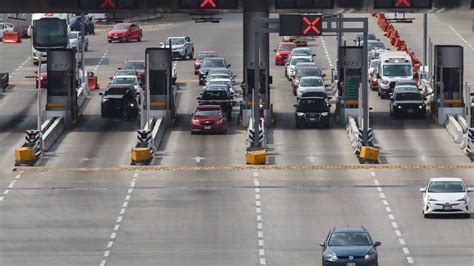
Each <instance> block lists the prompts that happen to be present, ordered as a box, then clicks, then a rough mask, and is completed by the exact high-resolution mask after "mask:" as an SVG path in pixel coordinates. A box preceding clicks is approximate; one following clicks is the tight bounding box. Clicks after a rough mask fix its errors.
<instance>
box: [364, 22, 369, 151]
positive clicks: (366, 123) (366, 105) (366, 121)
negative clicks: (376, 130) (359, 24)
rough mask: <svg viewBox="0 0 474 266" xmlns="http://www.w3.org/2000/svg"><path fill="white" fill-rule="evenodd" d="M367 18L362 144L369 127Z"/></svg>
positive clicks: (365, 29)
mask: <svg viewBox="0 0 474 266" xmlns="http://www.w3.org/2000/svg"><path fill="white" fill-rule="evenodd" d="M367 24H368V20H365V21H364V45H363V46H362V109H363V120H362V124H363V133H362V135H363V138H362V140H363V142H364V145H368V144H369V141H368V139H369V137H368V129H369V86H368V78H367V75H368V71H369V70H368V62H367V60H368V54H367V31H368V25H367Z"/></svg>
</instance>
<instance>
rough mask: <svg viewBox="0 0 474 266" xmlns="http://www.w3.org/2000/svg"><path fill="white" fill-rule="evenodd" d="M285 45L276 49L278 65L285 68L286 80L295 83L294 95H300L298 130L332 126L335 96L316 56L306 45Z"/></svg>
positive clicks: (297, 107)
mask: <svg viewBox="0 0 474 266" xmlns="http://www.w3.org/2000/svg"><path fill="white" fill-rule="evenodd" d="M289 40H291V38H287V37H286V38H283V42H281V43H280V44H279V45H278V48H277V49H275V50H274V52H275V53H276V54H275V65H284V67H285V70H284V73H285V77H286V78H287V79H288V80H289V81H291V89H292V91H293V95H294V96H296V104H295V105H294V107H295V127H296V128H300V127H306V126H323V127H326V128H328V127H330V113H331V104H330V102H329V101H330V100H331V97H328V95H327V94H326V88H325V84H324V80H323V78H324V77H325V75H324V74H323V73H322V71H321V69H320V68H319V66H318V65H317V64H316V62H314V57H315V56H316V54H314V53H313V51H312V49H311V48H310V47H298V46H306V45H307V42H305V43H301V42H300V43H298V44H297V43H294V42H289Z"/></svg>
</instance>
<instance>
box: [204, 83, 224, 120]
mask: <svg viewBox="0 0 474 266" xmlns="http://www.w3.org/2000/svg"><path fill="white" fill-rule="evenodd" d="M197 100H198V102H199V105H220V106H221V107H222V110H223V111H224V113H226V114H227V120H231V119H232V105H233V101H232V96H231V95H229V94H228V93H227V91H226V90H222V89H206V90H204V91H203V92H202V94H201V96H200V97H198V98H197Z"/></svg>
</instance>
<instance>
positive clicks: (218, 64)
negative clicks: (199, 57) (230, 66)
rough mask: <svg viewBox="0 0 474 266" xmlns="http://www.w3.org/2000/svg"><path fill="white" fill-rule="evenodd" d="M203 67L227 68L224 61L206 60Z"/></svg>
mask: <svg viewBox="0 0 474 266" xmlns="http://www.w3.org/2000/svg"><path fill="white" fill-rule="evenodd" d="M202 66H203V67H226V65H225V62H224V59H206V60H204V62H203V63H202Z"/></svg>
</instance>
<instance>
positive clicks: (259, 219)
mask: <svg viewBox="0 0 474 266" xmlns="http://www.w3.org/2000/svg"><path fill="white" fill-rule="evenodd" d="M258 176H259V174H258V172H257V170H255V171H254V172H253V184H254V188H255V213H256V218H257V240H258V243H257V245H258V255H259V260H258V261H259V263H260V265H267V260H266V258H265V244H264V243H265V242H264V238H263V215H262V208H261V206H262V202H261V198H262V196H261V194H260V181H259V180H258Z"/></svg>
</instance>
